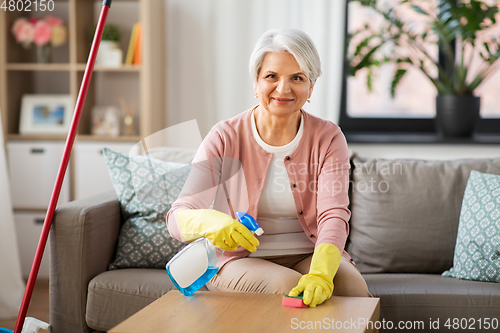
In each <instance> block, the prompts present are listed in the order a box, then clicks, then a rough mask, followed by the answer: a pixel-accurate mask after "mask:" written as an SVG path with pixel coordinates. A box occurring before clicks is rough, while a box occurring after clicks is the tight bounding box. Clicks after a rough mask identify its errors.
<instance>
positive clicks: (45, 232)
mask: <svg viewBox="0 0 500 333" xmlns="http://www.w3.org/2000/svg"><path fill="white" fill-rule="evenodd" d="M111 1H112V0H103V3H102V9H101V15H100V16H99V21H98V23H97V29H96V32H95V35H94V41H93V42H92V48H91V49H90V55H89V59H88V61H87V67H86V68H85V73H84V75H83V80H82V85H81V88H80V92H79V94H78V98H77V101H76V106H75V112H74V114H73V120H72V121H71V127H70V130H69V133H68V137H67V139H66V145H65V146H64V153H63V156H62V160H61V164H60V165H59V171H58V172H57V178H56V183H55V184H54V189H53V191H52V196H51V197H50V203H49V207H48V210H47V214H46V216H45V221H44V223H43V229H42V233H41V235H40V240H39V242H38V247H37V249H36V253H35V258H34V259H33V265H32V266H31V271H30V275H29V278H28V282H27V284H26V290H25V291H24V297H23V301H22V303H21V308H20V309H19V315H18V316H17V321H16V326H15V328H14V333H21V330H22V328H23V324H24V320H25V319H26V313H27V312H28V306H29V303H30V301H31V295H32V294H33V288H34V287H35V281H36V278H37V276H38V270H39V269H40V264H41V262H42V257H43V251H44V250H45V246H46V244H47V238H48V237H49V231H50V227H51V225H52V219H53V217H54V213H55V210H56V206H57V201H58V199H59V194H60V193H61V187H62V183H63V180H64V174H65V173H66V169H67V167H68V163H69V158H70V156H71V149H72V148H73V142H74V141H75V137H76V133H77V131H78V124H79V122H80V117H81V115H82V111H83V105H84V104H85V98H86V97H87V92H88V90H89V85H90V79H91V78H92V71H93V70H94V64H95V59H96V56H97V51H98V50H99V44H100V42H101V38H102V33H103V31H104V26H105V24H106V18H107V17H108V11H109V8H110V7H111Z"/></svg>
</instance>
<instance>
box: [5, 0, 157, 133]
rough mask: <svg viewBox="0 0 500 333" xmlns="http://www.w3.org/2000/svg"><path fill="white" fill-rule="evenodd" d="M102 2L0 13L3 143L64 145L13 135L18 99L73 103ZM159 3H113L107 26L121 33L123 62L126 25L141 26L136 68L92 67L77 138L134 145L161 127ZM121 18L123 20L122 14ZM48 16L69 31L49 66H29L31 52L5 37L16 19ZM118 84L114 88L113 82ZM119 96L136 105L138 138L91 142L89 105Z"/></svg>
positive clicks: (66, 1)
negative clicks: (67, 98) (55, 98)
mask: <svg viewBox="0 0 500 333" xmlns="http://www.w3.org/2000/svg"><path fill="white" fill-rule="evenodd" d="M101 5H102V1H99V0H96V1H92V0H58V1H55V10H54V11H53V12H48V11H46V12H31V13H30V12H17V11H16V12H9V11H3V10H2V11H0V110H1V116H2V122H3V126H4V135H5V138H6V141H8V140H24V139H32V140H41V139H44V140H47V139H49V140H65V139H66V136H57V135H56V136H54V135H48V136H28V137H26V138H23V135H20V134H19V119H20V108H21V100H22V96H23V95H24V94H69V95H71V96H72V97H73V99H74V100H75V101H76V99H77V96H78V93H79V90H80V85H81V82H82V79H83V73H84V71H85V67H86V62H87V59H88V56H89V52H90V46H91V42H92V37H93V36H92V34H91V31H92V29H93V27H94V26H95V24H96V22H97V20H98V16H99V13H100V8H101ZM163 6H164V4H163V1H156V0H115V1H113V3H112V5H111V9H110V11H109V15H108V19H107V24H110V23H112V24H115V25H118V26H119V27H120V29H121V30H122V41H121V42H120V48H121V49H122V52H123V59H125V57H126V52H127V46H128V43H129V39H130V33H131V30H132V26H133V25H134V24H135V23H136V22H138V21H140V22H141V24H142V64H141V65H122V66H120V67H103V66H98V65H96V66H95V67H94V73H93V76H92V81H91V85H90V89H89V92H88V95H87V98H86V101H85V106H84V110H83V113H82V118H81V121H80V126H79V131H78V133H79V139H82V140H101V141H112V142H116V141H134V140H138V139H140V138H141V137H146V136H148V135H150V134H153V133H155V132H156V131H159V130H161V129H163V128H164V127H165V126H166V122H165V101H164V95H165V94H164V91H165V75H166V74H165V56H164V55H165V52H164V45H165V36H164V32H165V29H164V24H165V23H164V9H163ZM124 13H125V15H123V14H124ZM30 15H31V16H37V17H43V16H46V15H53V16H57V17H60V18H62V19H63V21H64V23H65V25H66V26H67V27H68V29H69V38H68V41H67V42H66V43H65V44H64V45H62V46H59V47H56V48H53V49H52V54H53V61H54V63H49V64H38V63H36V62H35V47H34V46H31V47H30V48H29V49H24V48H23V47H22V46H21V45H19V44H18V43H17V42H16V41H15V38H14V36H13V35H12V33H11V27H12V24H13V22H14V21H15V20H16V19H17V18H19V17H29V16H30ZM116 82H118V83H119V84H118V85H115V84H114V83H116ZM120 96H124V97H126V98H128V99H129V101H130V99H131V98H135V99H136V100H137V101H138V104H137V105H138V107H137V119H136V121H138V135H137V136H132V137H119V138H108V137H104V138H103V137H93V136H92V135H91V110H92V107H93V106H94V105H119V102H118V99H119V97H120Z"/></svg>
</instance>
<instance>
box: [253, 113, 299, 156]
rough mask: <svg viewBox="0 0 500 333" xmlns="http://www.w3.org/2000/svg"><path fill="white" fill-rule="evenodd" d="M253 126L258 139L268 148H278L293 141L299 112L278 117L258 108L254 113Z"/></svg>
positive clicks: (297, 128)
mask: <svg viewBox="0 0 500 333" xmlns="http://www.w3.org/2000/svg"><path fill="white" fill-rule="evenodd" d="M254 116H255V125H256V126H257V132H258V133H259V136H260V138H261V139H262V140H263V141H264V142H265V143H267V144H268V145H270V146H275V147H280V146H284V145H286V144H289V143H290V142H292V141H293V139H294V138H295V136H296V135H297V132H298V130H299V126H300V120H301V112H300V110H299V111H297V112H294V113H292V114H291V115H289V116H286V117H279V116H276V115H273V114H271V113H270V112H268V111H266V110H265V109H264V108H262V107H261V106H258V107H257V108H256V109H255V112H254Z"/></svg>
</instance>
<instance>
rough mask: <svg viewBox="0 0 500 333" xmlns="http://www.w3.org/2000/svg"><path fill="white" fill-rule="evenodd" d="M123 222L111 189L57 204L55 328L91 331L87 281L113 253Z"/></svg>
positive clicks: (53, 259)
mask: <svg viewBox="0 0 500 333" xmlns="http://www.w3.org/2000/svg"><path fill="white" fill-rule="evenodd" d="M120 225H121V217H120V204H119V202H118V201H117V200H116V195H115V194H114V193H113V192H108V193H106V194H103V195H98V196H95V197H92V198H89V199H84V200H79V201H73V202H70V203H68V204H65V205H64V206H61V207H59V208H58V209H57V210H56V213H55V216H54V219H53V222H52V228H51V231H50V241H49V243H50V270H49V274H50V285H49V302H50V322H51V324H52V332H55V333H57V332H61V333H83V332H90V331H91V330H90V328H89V327H88V326H87V323H86V321H85V313H86V304H87V292H88V285H89V282H90V280H92V279H93V278H94V277H96V276H97V275H99V274H100V273H102V272H105V271H106V270H107V268H108V265H109V263H110V262H111V261H112V260H113V259H114V255H115V248H116V243H117V239H118V233H119V230H120Z"/></svg>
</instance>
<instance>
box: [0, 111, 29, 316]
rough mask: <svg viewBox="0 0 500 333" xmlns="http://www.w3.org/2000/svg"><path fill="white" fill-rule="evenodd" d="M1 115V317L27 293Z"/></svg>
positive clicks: (14, 311) (11, 311) (12, 313)
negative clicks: (23, 277)
mask: <svg viewBox="0 0 500 333" xmlns="http://www.w3.org/2000/svg"><path fill="white" fill-rule="evenodd" d="M4 147H5V146H4V135H3V126H2V117H0V184H1V185H0V319H4V318H15V317H16V316H17V314H18V311H19V307H20V306H21V301H22V299H23V294H24V282H23V280H22V273H21V263H20V259H19V251H18V247H17V237H16V230H15V227H14V214H13V211H12V204H11V199H10V187H9V177H8V175H7V161H6V158H5V149H4Z"/></svg>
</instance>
